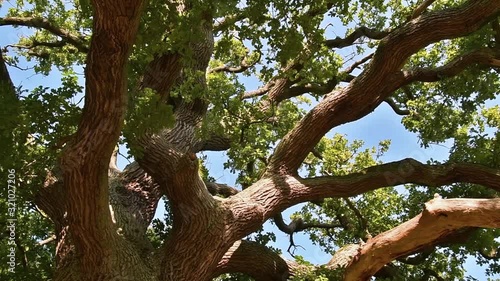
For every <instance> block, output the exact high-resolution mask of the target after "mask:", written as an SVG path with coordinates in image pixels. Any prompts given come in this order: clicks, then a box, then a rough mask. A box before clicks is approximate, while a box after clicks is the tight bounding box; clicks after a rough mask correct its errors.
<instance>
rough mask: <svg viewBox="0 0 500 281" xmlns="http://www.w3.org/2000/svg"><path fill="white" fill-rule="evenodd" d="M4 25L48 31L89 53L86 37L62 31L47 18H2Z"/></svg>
mask: <svg viewBox="0 0 500 281" xmlns="http://www.w3.org/2000/svg"><path fill="white" fill-rule="evenodd" d="M3 25H14V26H26V27H34V28H40V29H44V30H47V31H48V32H50V33H52V34H54V35H56V36H59V37H61V38H62V39H64V40H65V41H67V42H68V43H69V44H71V45H73V46H75V47H76V48H77V49H78V51H80V52H82V53H87V52H88V51H89V48H88V46H87V42H85V40H84V39H83V38H84V37H83V36H81V35H79V36H77V35H73V34H72V33H71V32H69V31H68V30H65V29H62V28H60V27H58V26H55V25H54V24H52V23H51V22H50V21H49V20H47V19H45V18H35V17H6V18H0V26H3Z"/></svg>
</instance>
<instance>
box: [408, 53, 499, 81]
mask: <svg viewBox="0 0 500 281" xmlns="http://www.w3.org/2000/svg"><path fill="white" fill-rule="evenodd" d="M475 64H477V65H483V66H491V67H500V50H499V49H493V48H482V49H479V50H474V51H472V52H469V53H467V54H464V55H462V56H458V57H457V58H455V59H454V60H452V61H451V62H449V63H447V64H445V65H443V66H441V67H437V68H420V69H412V70H407V71H403V76H404V83H405V84H409V83H411V82H415V81H421V82H435V81H439V80H442V79H444V78H447V77H452V76H455V75H457V74H459V73H460V72H462V71H463V70H464V69H465V68H467V67H469V66H471V65H475Z"/></svg>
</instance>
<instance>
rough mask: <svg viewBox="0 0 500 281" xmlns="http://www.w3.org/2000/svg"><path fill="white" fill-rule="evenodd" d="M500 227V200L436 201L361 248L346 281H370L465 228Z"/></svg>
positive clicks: (347, 272)
mask: <svg viewBox="0 0 500 281" xmlns="http://www.w3.org/2000/svg"><path fill="white" fill-rule="evenodd" d="M470 226H473V227H483V228H498V227H500V199H433V200H431V201H429V202H427V203H426V204H425V208H424V211H423V212H422V213H421V214H420V215H418V216H416V217H415V218H413V219H411V220H410V221H407V222H405V223H403V224H401V225H399V226H397V227H395V228H393V229H391V230H389V231H386V232H384V233H382V234H379V235H377V236H376V237H375V238H373V239H370V240H369V241H368V242H367V243H366V244H364V245H363V246H361V249H360V253H359V255H358V256H357V257H356V259H354V261H353V263H351V264H350V265H349V266H348V267H347V270H346V274H345V280H347V281H350V280H353V281H354V280H356V281H359V280H369V278H370V277H371V276H373V275H374V274H375V273H376V272H377V271H378V270H379V269H380V268H382V267H383V266H384V265H385V264H387V263H389V262H390V261H392V260H394V259H395V258H397V257H400V256H404V255H406V254H407V253H409V252H413V251H415V250H416V249H419V248H422V247H426V245H428V244H429V243H432V242H433V241H435V240H438V239H439V238H440V237H441V236H443V235H447V234H448V233H450V232H453V231H454V230H456V229H459V228H463V227H470Z"/></svg>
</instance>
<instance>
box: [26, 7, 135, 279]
mask: <svg viewBox="0 0 500 281" xmlns="http://www.w3.org/2000/svg"><path fill="white" fill-rule="evenodd" d="M142 4H143V1H113V0H108V1H93V3H92V6H93V9H94V17H93V20H94V23H93V36H92V41H91V45H90V49H89V52H88V56H87V67H86V70H85V76H86V83H85V88H86V93H85V105H84V107H83V111H82V116H81V121H80V124H79V126H78V130H77V133H76V135H75V137H74V138H73V140H72V141H70V142H69V143H68V144H67V146H66V148H65V150H64V153H63V155H62V157H61V168H62V169H63V180H64V181H63V182H64V185H65V188H64V189H65V191H66V195H67V197H66V198H67V202H66V206H67V215H68V216H67V217H68V223H69V225H71V228H70V229H69V230H70V233H71V237H72V240H73V241H74V242H75V246H76V249H77V251H78V252H79V254H80V255H81V256H82V267H81V268H82V272H85V273H89V274H90V276H88V279H95V280H97V279H100V278H103V276H102V275H99V274H102V272H107V269H104V268H103V266H105V263H103V259H104V258H105V256H106V255H107V254H105V253H111V252H113V250H112V249H113V243H112V242H113V241H114V240H115V239H116V237H117V234H116V231H114V229H112V228H113V224H112V220H111V214H110V210H109V206H108V204H109V198H108V196H109V194H108V181H107V178H108V167H109V160H110V158H111V154H112V152H113V149H114V147H115V145H116V143H117V141H118V137H119V135H120V132H121V127H122V124H123V118H124V112H125V110H126V101H127V91H126V79H127V77H126V64H127V60H128V55H129V52H130V50H131V48H132V44H133V43H134V40H135V36H136V32H137V28H138V25H139V18H140V13H141V9H142ZM35 23H37V24H39V25H42V27H45V28H48V29H51V28H53V27H52V26H51V25H50V24H48V23H47V22H46V21H43V20H35V21H34V24H35ZM55 31H57V32H59V31H58V30H55ZM62 35H65V36H67V37H68V38H69V37H70V36H69V34H66V33H64V34H62ZM73 39H74V38H73ZM96 268H100V269H102V271H99V270H96ZM97 272H100V273H97Z"/></svg>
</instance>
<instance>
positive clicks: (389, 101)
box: [384, 97, 410, 116]
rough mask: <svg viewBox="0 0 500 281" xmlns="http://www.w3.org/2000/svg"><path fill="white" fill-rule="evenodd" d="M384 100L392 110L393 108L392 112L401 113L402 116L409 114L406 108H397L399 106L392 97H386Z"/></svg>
mask: <svg viewBox="0 0 500 281" xmlns="http://www.w3.org/2000/svg"><path fill="white" fill-rule="evenodd" d="M384 101H385V102H386V103H387V104H388V105H389V106H390V107H391V108H392V110H394V112H395V113H396V114H398V115H402V116H405V115H408V114H410V111H409V110H408V109H401V108H399V106H398V105H397V104H396V102H395V101H394V100H393V99H392V98H390V97H388V98H386V99H385V100H384Z"/></svg>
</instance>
